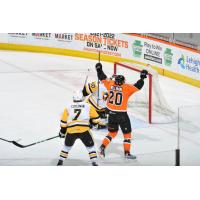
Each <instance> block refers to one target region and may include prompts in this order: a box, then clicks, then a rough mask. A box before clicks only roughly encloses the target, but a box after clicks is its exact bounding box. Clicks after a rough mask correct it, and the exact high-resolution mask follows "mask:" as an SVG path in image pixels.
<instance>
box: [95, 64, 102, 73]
mask: <svg viewBox="0 0 200 200" xmlns="http://www.w3.org/2000/svg"><path fill="white" fill-rule="evenodd" d="M95 68H96V70H97V72H101V71H102V64H101V63H97V64H96V65H95Z"/></svg>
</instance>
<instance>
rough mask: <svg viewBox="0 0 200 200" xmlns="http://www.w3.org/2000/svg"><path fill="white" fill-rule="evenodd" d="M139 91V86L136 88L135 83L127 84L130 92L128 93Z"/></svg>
mask: <svg viewBox="0 0 200 200" xmlns="http://www.w3.org/2000/svg"><path fill="white" fill-rule="evenodd" d="M137 91H139V89H138V88H136V87H135V86H134V85H131V84H128V85H127V92H128V95H129V96H130V95H132V94H133V93H135V92H137Z"/></svg>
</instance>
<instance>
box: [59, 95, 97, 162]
mask: <svg viewBox="0 0 200 200" xmlns="http://www.w3.org/2000/svg"><path fill="white" fill-rule="evenodd" d="M83 100H84V99H83V95H82V91H78V92H76V93H75V94H74V96H73V103H71V104H69V105H67V107H66V108H65V109H64V112H63V114H62V118H61V129H60V133H59V136H60V137H61V138H64V137H65V143H64V147H63V149H62V151H61V153H60V158H59V161H58V164H57V165H63V161H64V160H65V159H66V158H67V157H68V153H69V151H70V150H71V148H72V146H73V145H74V142H75V141H76V139H80V140H81V141H82V142H83V144H84V145H85V146H86V148H87V150H88V153H89V157H90V160H91V164H92V165H93V166H97V165H98V162H97V153H96V150H95V147H94V141H93V138H92V136H91V132H90V127H89V120H90V119H92V121H93V123H95V124H98V123H99V115H98V113H97V112H96V110H95V109H94V108H93V107H92V106H90V104H88V103H86V102H83Z"/></svg>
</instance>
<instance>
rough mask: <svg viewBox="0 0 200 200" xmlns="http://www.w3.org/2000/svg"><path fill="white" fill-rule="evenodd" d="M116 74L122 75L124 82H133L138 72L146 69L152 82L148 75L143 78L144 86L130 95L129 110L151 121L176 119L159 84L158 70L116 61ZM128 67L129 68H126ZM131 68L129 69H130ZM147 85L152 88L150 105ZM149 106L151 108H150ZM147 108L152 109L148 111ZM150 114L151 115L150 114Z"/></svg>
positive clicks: (138, 77) (160, 121)
mask: <svg viewBox="0 0 200 200" xmlns="http://www.w3.org/2000/svg"><path fill="white" fill-rule="evenodd" d="M115 65H116V74H118V75H120V74H121V75H124V76H125V78H126V83H131V84H134V83H135V82H137V80H139V79H140V73H139V72H138V70H139V71H141V70H143V69H146V70H148V72H149V73H150V74H151V75H152V83H151V82H150V81H149V79H150V77H149V76H148V78H147V79H146V80H145V85H144V87H143V88H142V89H141V90H140V91H139V92H137V93H135V94H134V95H132V96H131V98H130V100H129V108H130V109H129V111H130V112H133V113H134V114H135V115H137V116H138V117H140V118H141V117H142V119H144V120H146V121H148V122H149V121H150V118H151V122H152V123H171V122H175V121H177V116H176V114H175V112H174V111H173V110H172V109H171V108H170V106H169V105H168V103H167V101H166V99H165V97H164V95H163V92H162V89H161V87H160V84H159V77H158V72H157V71H156V70H154V69H152V68H151V67H146V66H142V65H138V64H130V63H116V64H115ZM127 67H129V68H127ZM130 68H131V69H130ZM149 86H150V87H151V88H152V95H151V101H152V104H151V106H150V105H149V101H150V91H149ZM150 107H151V108H150ZM149 109H151V110H152V111H150V112H149ZM150 115H151V116H150Z"/></svg>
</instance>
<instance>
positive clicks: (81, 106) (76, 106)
mask: <svg viewBox="0 0 200 200" xmlns="http://www.w3.org/2000/svg"><path fill="white" fill-rule="evenodd" d="M84 107H85V105H83V104H78V105H71V108H84Z"/></svg>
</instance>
